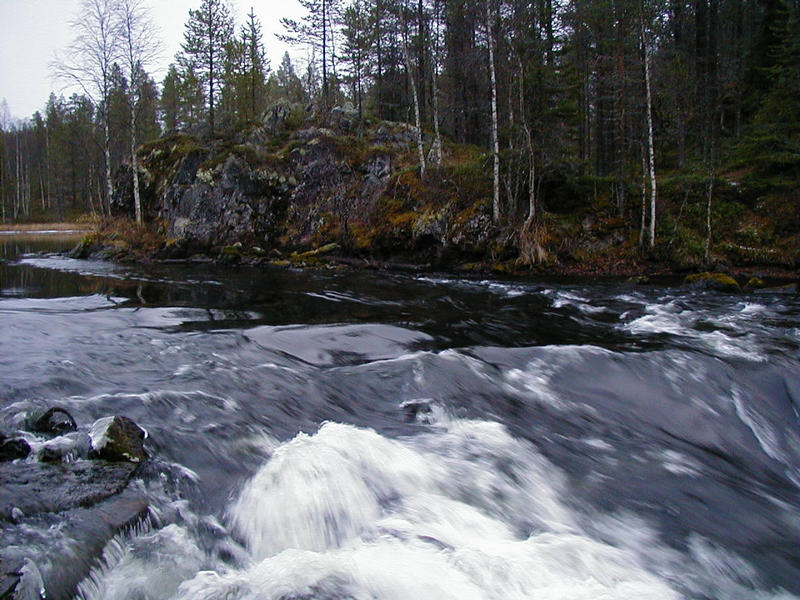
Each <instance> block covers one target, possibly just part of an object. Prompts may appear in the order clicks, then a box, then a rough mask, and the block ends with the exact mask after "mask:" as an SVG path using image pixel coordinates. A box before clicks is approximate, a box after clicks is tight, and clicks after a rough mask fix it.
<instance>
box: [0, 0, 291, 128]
mask: <svg viewBox="0 0 800 600" xmlns="http://www.w3.org/2000/svg"><path fill="white" fill-rule="evenodd" d="M200 2H201V0H147V3H148V4H149V5H150V7H151V11H152V15H153V19H154V21H155V22H156V23H157V24H158V26H159V28H160V30H161V39H162V41H163V53H162V54H163V58H162V60H161V62H160V64H159V65H157V67H155V68H151V69H150V74H151V75H153V77H154V78H155V79H156V81H158V82H160V81H161V79H162V78H163V76H164V74H165V73H166V70H167V66H168V65H169V63H170V62H172V61H173V59H174V56H175V53H176V52H178V50H179V49H180V44H181V42H182V41H183V31H184V23H186V21H187V19H188V17H189V9H190V8H192V9H196V8H197V7H199V6H200ZM230 4H231V5H232V6H233V8H234V12H235V14H234V16H235V19H236V25H237V32H238V29H239V25H241V24H242V23H243V22H244V18H245V16H246V15H247V13H248V12H249V11H250V7H251V6H252V7H253V10H254V12H255V14H256V16H257V17H258V18H259V19H260V20H261V24H262V27H263V35H264V46H265V47H266V49H267V55H268V56H269V58H270V60H271V61H272V68H273V70H274V69H277V68H278V66H279V65H280V60H281V57H282V56H283V53H284V52H285V51H286V50H289V48H287V47H286V46H285V45H284V44H283V43H282V42H279V41H278V40H277V39H276V38H275V34H276V33H280V32H282V28H281V24H280V19H281V17H291V18H298V17H299V16H300V15H301V14H302V9H301V8H300V6H299V5H298V4H297V1H296V0H230ZM79 6H80V0H0V101H1V100H2V99H3V98H5V99H6V100H7V102H8V107H9V109H10V111H11V115H12V116H13V117H18V118H27V117H30V116H31V115H32V114H33V113H34V112H35V111H36V110H42V109H43V108H44V105H45V103H46V102H47V98H48V96H49V95H50V92H51V91H54V92H55V93H56V94H59V93H62V90H61V84H60V83H59V82H53V81H52V80H51V76H50V71H49V68H48V63H49V62H50V61H51V60H52V59H53V55H54V53H55V52H56V51H57V50H61V49H63V48H65V47H66V46H68V45H69V43H70V42H71V41H72V32H71V31H70V27H69V22H70V20H72V18H73V16H74V15H75V14H76V12H77V10H78V8H79ZM295 50H298V49H295ZM296 56H304V54H303V53H302V52H298V51H293V52H292V58H293V60H295V58H296ZM71 92H72V91H71V90H64V91H63V93H64V94H65V95H69V94H70V93H71Z"/></svg>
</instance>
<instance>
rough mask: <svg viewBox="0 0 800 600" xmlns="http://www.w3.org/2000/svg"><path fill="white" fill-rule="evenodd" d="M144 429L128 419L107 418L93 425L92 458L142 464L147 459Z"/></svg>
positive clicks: (90, 453) (90, 452) (90, 454)
mask: <svg viewBox="0 0 800 600" xmlns="http://www.w3.org/2000/svg"><path fill="white" fill-rule="evenodd" d="M146 435H147V434H146V433H145V431H144V429H142V428H141V427H139V426H138V425H137V424H136V423H134V422H133V421H132V420H130V419H129V418H127V417H120V416H114V417H105V418H103V419H98V420H97V421H95V423H94V425H92V431H91V433H90V436H91V439H92V447H91V450H90V451H89V457H90V458H99V459H103V460H108V461H127V462H131V463H140V462H142V461H144V460H145V459H146V458H147V453H146V452H145V450H144V439H145V437H146Z"/></svg>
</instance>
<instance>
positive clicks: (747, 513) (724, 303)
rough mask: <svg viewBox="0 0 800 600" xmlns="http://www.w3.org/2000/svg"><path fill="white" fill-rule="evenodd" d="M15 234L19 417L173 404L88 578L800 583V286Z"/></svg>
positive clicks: (421, 591)
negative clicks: (146, 517)
mask: <svg viewBox="0 0 800 600" xmlns="http://www.w3.org/2000/svg"><path fill="white" fill-rule="evenodd" d="M74 241H75V240H71V239H64V238H62V237H53V236H50V237H46V238H44V239H41V238H40V239H34V238H29V237H24V236H6V237H3V236H0V244H2V258H3V262H2V263H0V400H1V401H2V403H3V404H2V413H1V415H0V416H2V418H3V419H4V421H5V422H6V423H11V422H15V419H16V420H19V418H20V415H22V414H24V413H27V412H30V411H33V410H35V409H37V408H40V407H43V406H49V405H52V404H54V403H58V404H59V405H61V406H64V407H66V408H67V409H68V410H69V411H70V412H71V413H72V414H73V415H74V416H75V418H76V419H77V420H78V421H79V422H80V423H84V424H90V423H91V422H92V421H93V420H95V419H97V418H100V417H103V416H105V415H108V414H124V415H126V416H128V417H131V418H132V419H134V420H135V421H137V422H138V423H140V424H141V425H142V426H143V427H144V428H145V429H147V431H148V433H149V438H148V444H149V446H148V447H149V450H150V451H151V453H152V455H153V457H154V459H153V463H152V465H151V468H150V469H148V470H147V471H146V472H145V473H144V475H143V478H142V482H141V484H140V485H142V486H143V487H144V488H145V489H146V492H147V494H148V496H149V497H150V499H151V505H152V509H151V513H152V514H151V519H150V521H151V523H149V524H147V526H143V527H142V528H140V530H137V531H135V532H131V533H129V534H128V535H124V536H121V537H120V538H119V539H117V540H115V541H114V542H113V543H112V544H110V545H109V546H110V547H109V548H107V551H106V553H105V558H104V561H103V562H102V564H98V565H97V567H96V568H95V569H94V571H93V572H92V574H91V576H90V577H89V578H87V579H86V580H85V581H84V582H83V583H82V584H81V587H80V593H79V597H81V598H87V599H88V598H111V599H122V598H127V599H131V600H134V599H138V600H141V599H144V598H147V599H157V598H159V599H161V598H163V599H167V598H205V599H217V598H219V599H221V598H242V599H244V598H248V599H250V598H253V599H255V598H258V599H261V598H274V599H289V598H319V599H323V598H326V599H328V598H337V599H344V598H355V599H362V598H364V599H367V598H370V599H372V598H375V599H383V598H398V599H400V598H432V599H433V598H436V599H439V598H454V599H455V598H458V599H463V598H497V599H508V598H537V599H539V598H544V599H554V600H555V599H567V598H569V599H584V598H585V599H587V600H588V599H598V598H615V599H617V598H618V599H631V598H637V599H642V598H708V599H739V598H764V599H766V598H795V597H798V596H800V547H799V545H798V542H799V541H800V514H799V513H798V487H799V486H800V477H799V476H798V465H800V460H799V459H800V429H798V403H799V402H800V384H799V382H798V347H799V346H800V323H799V322H798V315H800V303H799V302H798V298H797V296H796V295H792V294H784V293H770V292H762V293H754V294H740V295H725V294H716V293H709V292H687V291H685V290H678V289H676V288H668V287H656V286H654V287H646V288H645V287H626V286H625V285H623V284H619V283H598V284H587V283H581V284H574V283H573V284H564V283H552V282H501V281H489V280H467V279H462V278H459V277H458V276H448V275H441V276H432V275H425V276H414V275H397V274H383V273H372V272H349V271H348V272H338V271H331V272H300V271H285V270H274V271H273V270H261V269H251V268H223V267H218V266H211V265H183V266H175V265H172V266H153V267H143V266H120V265H113V264H110V263H105V262H92V261H78V260H72V259H67V258H63V257H60V256H57V255H52V254H47V251H48V250H50V251H52V250H58V249H63V248H65V247H68V246H69V245H70V244H71V243H74Z"/></svg>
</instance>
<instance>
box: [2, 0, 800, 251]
mask: <svg viewBox="0 0 800 600" xmlns="http://www.w3.org/2000/svg"><path fill="white" fill-rule="evenodd" d="M299 1H300V3H301V4H302V6H303V8H304V9H305V16H304V17H302V18H301V19H299V20H284V22H283V25H284V29H285V35H284V36H283V39H284V41H287V42H290V43H291V44H293V45H295V46H296V47H298V49H300V50H302V51H303V52H305V54H306V56H307V57H308V60H307V61H306V62H305V63H304V64H302V65H294V64H293V62H292V60H291V58H290V57H289V54H288V53H287V54H286V55H285V56H284V58H283V60H282V61H281V64H280V65H278V66H277V69H276V70H273V68H272V66H271V65H270V63H269V61H268V60H267V58H266V51H265V44H267V45H268V44H270V43H272V42H271V40H265V39H263V37H262V33H261V24H260V21H259V17H258V16H257V11H258V10H259V9H260V8H261V9H264V8H265V7H264V5H263V4H262V6H260V7H259V6H258V4H256V6H255V7H254V9H251V11H250V13H249V14H248V15H247V16H246V17H245V18H244V20H243V22H241V23H238V24H237V23H235V22H234V19H233V17H232V13H231V10H230V8H229V7H228V6H227V5H226V3H225V2H224V1H223V0H201V1H200V2H199V5H198V8H197V9H196V10H192V11H190V14H189V15H188V19H187V22H186V24H185V36H184V43H183V46H182V51H181V52H180V53H179V54H178V55H177V56H176V57H175V60H174V63H173V64H172V66H170V68H169V71H168V72H167V74H166V76H165V77H164V79H163V81H162V82H161V84H160V85H157V84H156V83H155V82H154V81H153V79H152V77H151V76H150V75H149V74H148V73H147V72H146V71H145V67H146V64H145V61H143V60H139V61H137V60H136V58H135V57H133V58H132V56H131V54H130V52H127V54H126V51H125V47H126V46H125V43H124V41H125V36H124V35H123V33H124V31H123V29H122V28H121V27H120V23H122V22H123V21H122V20H121V19H119V17H118V16H115V17H113V19H114V23H116V24H115V25H114V26H113V31H112V33H113V35H114V36H116V37H115V40H116V41H115V42H114V50H113V52H112V54H111V58H112V59H113V60H112V61H111V63H110V68H109V71H108V74H107V77H106V75H105V74H104V82H105V85H106V88H105V89H104V90H102V92H103V93H96V94H92V93H89V92H88V91H87V93H85V94H75V95H72V96H71V97H70V98H63V97H58V96H56V95H51V97H50V98H49V100H48V101H47V104H46V106H45V107H44V108H43V110H42V111H40V112H37V113H36V114H34V115H33V116H32V117H31V118H30V119H27V120H24V121H11V120H10V119H8V118H4V119H3V121H2V123H1V125H2V137H1V138H0V139H1V140H2V147H0V151H1V152H2V161H0V165H2V180H0V192H1V193H2V197H0V205H2V218H3V220H8V219H25V218H30V217H33V216H35V215H37V214H41V213H49V214H54V215H57V216H58V217H64V216H68V215H72V214H75V213H78V212H86V211H92V212H100V213H105V212H108V210H109V196H110V194H111V186H110V183H109V181H107V179H109V178H108V177H107V173H108V170H107V169H106V165H105V163H104V161H106V159H107V162H108V169H110V170H111V171H113V170H116V169H117V168H118V167H119V166H120V165H122V164H124V163H130V162H131V160H132V157H133V159H134V160H135V153H132V152H131V144H135V143H137V142H144V141H147V140H151V139H154V138H156V137H158V136H159V135H161V134H172V133H176V132H185V133H191V134H194V135H196V136H198V137H200V138H205V139H209V138H225V137H232V136H234V135H235V134H236V132H238V131H241V130H242V129H244V128H246V127H248V125H250V124H252V123H254V122H255V121H257V120H258V119H259V118H260V116H261V115H262V114H263V113H264V111H265V110H266V109H267V108H268V107H269V106H271V105H274V104H275V103H277V102H281V101H285V102H290V103H294V104H297V105H299V106H302V108H303V113H304V114H306V115H317V116H318V118H320V119H321V117H320V115H325V114H327V113H328V112H329V111H330V109H332V108H333V107H336V106H344V105H346V104H348V103H349V104H351V105H352V108H353V110H355V111H358V114H359V115H361V116H363V117H364V118H369V119H383V120H388V121H402V122H406V123H409V124H411V125H413V126H414V127H415V129H416V131H417V132H418V137H417V147H418V167H419V169H418V175H419V177H420V178H421V179H422V180H423V182H424V178H425V176H426V173H427V172H426V167H427V168H428V170H429V169H431V168H436V166H437V165H438V164H441V161H442V141H441V136H444V137H445V138H447V139H449V140H451V141H452V142H455V143H457V144H469V145H476V146H479V147H482V148H484V149H485V152H486V154H485V156H486V161H485V163H484V165H483V168H484V169H485V174H486V178H487V181H490V182H491V184H492V185H491V187H490V189H491V192H490V193H491V195H492V197H491V198H489V199H488V200H489V202H490V203H491V207H492V209H491V210H492V217H493V219H494V221H495V223H498V224H501V225H503V226H505V225H508V226H511V227H513V228H516V229H517V230H518V231H521V232H523V234H525V232H527V235H532V236H535V235H536V232H537V231H540V228H538V227H537V221H538V220H539V219H540V218H541V216H542V215H543V214H547V213H551V212H556V213H558V212H565V211H570V210H574V209H576V208H578V207H581V206H585V205H587V204H591V203H595V205H596V204H597V203H598V202H603V203H605V205H606V206H607V207H608V210H610V211H611V212H614V213H615V214H616V216H617V218H619V219H621V220H622V222H623V223H624V224H625V226H626V227H627V228H628V229H629V230H630V231H631V232H634V233H635V234H636V237H637V240H638V242H637V243H639V244H641V245H642V246H643V247H644V248H648V247H652V246H653V245H654V243H656V241H657V240H656V238H657V236H658V235H659V232H669V233H670V235H672V236H673V237H675V236H678V237H680V236H682V235H684V236H685V235H689V234H688V233H685V231H684V227H683V222H684V221H691V220H694V222H695V223H696V224H697V227H695V230H698V228H701V229H702V228H705V230H706V231H705V235H704V236H703V238H704V239H703V238H698V236H697V234H696V233H695V234H692V236H691V237H692V239H691V240H689V242H691V244H693V245H694V246H696V247H695V248H694V251H695V252H700V253H702V252H704V253H705V254H706V255H707V254H708V251H709V246H710V244H711V241H712V236H713V235H714V232H713V227H714V223H716V222H717V221H719V220H725V219H728V220H731V219H735V218H736V214H735V212H736V211H735V210H734V208H731V207H730V206H727V212H726V209H725V206H726V205H725V204H723V205H721V206H722V208H720V207H718V206H717V199H718V198H723V199H724V198H727V197H730V191H731V188H732V187H739V188H740V190H745V192H746V196H747V195H748V194H749V195H750V196H747V197H744V198H742V199H741V201H742V202H748V201H750V202H755V201H757V200H764V199H765V198H767V199H769V198H771V197H774V196H776V195H777V196H781V197H783V198H787V197H789V198H794V199H795V200H796V193H797V178H798V167H800V141H799V140H800V116H799V115H800V105H799V103H798V98H800V87H798V64H800V37H799V36H798V3H797V2H796V1H795V0H759V1H752V0H690V1H676V0H636V1H632V0H565V1H563V2H554V1H553V0H533V1H521V0H480V1H465V0H414V1H412V0H351V1H344V0H299ZM126 4H130V0H128V1H127V2H126V1H124V0H85V1H84V3H83V11H84V13H83V14H82V15H81V16H80V17H79V19H78V20H77V21H76V23H78V22H84V21H85V19H86V18H87V16H86V15H91V14H94V13H93V12H92V11H95V12H96V9H97V7H98V6H100V5H103V6H104V7H106V8H108V9H109V10H110V11H111V12H112V14H113V15H120V14H124V12H125V11H124V10H122V8H123V7H124V6H125V5H126ZM137 18H138V19H140V21H141V20H145V21H146V15H145V14H142V15H139V16H138V17H137ZM160 25H161V26H162V27H165V28H166V27H174V26H175V25H176V24H167V23H164V24H160ZM94 33H95V34H97V30H96V28H95V32H94ZM128 48H129V50H130V45H128ZM131 124H133V127H132V126H131ZM423 132H424V135H423ZM106 140H107V141H108V143H106ZM106 149H107V150H108V153H107V154H105V155H104V151H105V150H106Z"/></svg>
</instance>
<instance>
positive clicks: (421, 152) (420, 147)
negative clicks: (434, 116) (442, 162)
mask: <svg viewBox="0 0 800 600" xmlns="http://www.w3.org/2000/svg"><path fill="white" fill-rule="evenodd" d="M403 58H404V60H405V63H406V71H407V72H408V80H409V82H410V83H411V95H412V97H413V99H414V121H415V124H416V127H417V154H419V178H420V179H424V178H425V147H424V138H423V135H422V123H421V122H420V114H419V95H418V94H417V82H416V80H415V79H414V73H413V71H412V69H411V58H410V57H409V55H408V31H407V29H406V22H405V17H403Z"/></svg>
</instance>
